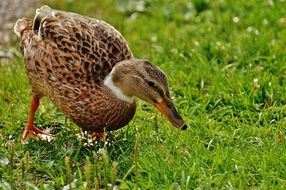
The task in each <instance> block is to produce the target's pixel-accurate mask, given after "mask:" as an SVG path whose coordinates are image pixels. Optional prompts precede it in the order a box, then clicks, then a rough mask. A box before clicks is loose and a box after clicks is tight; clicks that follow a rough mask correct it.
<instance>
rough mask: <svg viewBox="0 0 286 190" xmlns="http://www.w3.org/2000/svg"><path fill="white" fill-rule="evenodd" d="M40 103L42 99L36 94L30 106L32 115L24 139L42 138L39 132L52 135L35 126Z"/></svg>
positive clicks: (23, 135)
mask: <svg viewBox="0 0 286 190" xmlns="http://www.w3.org/2000/svg"><path fill="white" fill-rule="evenodd" d="M39 104H40V99H39V98H37V97H35V96H34V97H33V99H32V101H31V108H30V115H29V119H28V123H27V125H26V128H25V131H24V133H23V134H22V140H27V139H29V138H32V139H36V140H41V138H40V137H39V136H38V134H43V135H48V136H50V134H49V133H48V132H45V131H42V130H40V129H38V128H37V127H35V126H34V119H35V113H36V111H37V109H38V107H39Z"/></svg>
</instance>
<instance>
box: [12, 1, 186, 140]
mask: <svg viewBox="0 0 286 190" xmlns="http://www.w3.org/2000/svg"><path fill="white" fill-rule="evenodd" d="M14 30H15V33H16V34H17V35H18V36H19V37H20V38H21V45H20V49H21V52H22V54H23V56H24V59H25V68H26V72H27V75H28V77H29V81H30V84H31V86H32V93H33V99H32V102H31V110H30V116H29V120H28V123H27V126H26V128H25V131H24V133H23V135H22V138H23V139H28V138H39V136H38V135H39V134H47V132H44V131H42V130H40V129H38V128H36V127H35V126H34V125H33V121H34V116H35V112H36V110H37V108H38V106H39V100H40V98H41V97H43V96H47V97H48V98H49V99H50V100H51V101H52V102H53V104H54V105H55V106H56V107H57V108H58V109H60V110H61V111H62V112H63V113H64V114H65V115H66V116H67V117H69V118H70V119H72V121H74V122H75V123H76V124H77V125H78V126H79V127H81V128H83V129H84V130H87V131H93V132H98V133H102V132H103V131H104V129H106V130H107V131H110V130H116V129H119V128H121V127H123V126H125V125H126V124H127V123H128V122H129V121H130V120H131V119H132V118H133V116H134V113H135V109H136V104H135V97H138V98H140V99H142V100H144V101H146V102H149V103H150V104H152V105H154V106H155V107H156V108H158V110H159V111H160V112H162V113H163V114H164V115H165V116H166V117H167V118H168V119H169V121H170V122H171V123H172V124H173V125H174V126H175V127H177V128H180V129H186V128H187V125H186V124H185V122H184V121H183V119H182V118H181V116H180V115H179V114H178V113H177V111H176V109H175V107H174V105H173V103H172V100H171V97H170V93H169V88H168V83H167V78H166V75H165V74H164V73H163V71H161V70H160V69H159V68H157V67H155V66H154V65H152V64H151V63H149V62H148V61H146V60H140V59H135V58H134V57H133V55H132V53H131V51H130V49H129V47H128V45H127V42H126V41H125V40H124V38H123V37H122V35H121V34H120V33H119V32H118V31H117V30H116V29H115V28H114V27H112V26H110V25H109V24H107V23H106V22H104V21H101V20H97V19H93V18H89V17H84V16H81V15H78V14H74V13H68V12H63V11H58V10H53V9H51V8H50V7H48V6H42V7H41V8H40V9H37V11H36V15H35V18H34V21H31V20H29V19H26V18H22V19H19V20H18V21H17V23H16V25H15V28H14Z"/></svg>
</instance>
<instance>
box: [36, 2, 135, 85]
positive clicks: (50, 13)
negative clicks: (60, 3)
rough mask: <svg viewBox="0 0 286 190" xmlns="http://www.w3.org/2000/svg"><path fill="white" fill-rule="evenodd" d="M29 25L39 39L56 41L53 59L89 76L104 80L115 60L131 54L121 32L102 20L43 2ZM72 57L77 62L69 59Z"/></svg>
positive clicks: (125, 58)
mask: <svg viewBox="0 0 286 190" xmlns="http://www.w3.org/2000/svg"><path fill="white" fill-rule="evenodd" d="M32 29H33V31H34V33H35V34H36V35H37V36H38V37H39V38H40V39H41V40H44V41H46V43H49V41H50V43H51V44H53V45H52V46H55V45H56V47H57V49H56V50H54V51H55V53H54V54H53V56H54V60H55V61H56V62H57V61H61V62H66V64H67V65H69V67H73V66H74V67H76V68H69V70H73V69H76V70H80V69H82V70H83V71H86V72H88V73H87V77H88V79H90V80H92V79H93V77H96V78H97V80H103V79H104V77H105V76H106V75H107V74H108V73H109V72H110V71H111V69H112V67H113V66H114V65H115V64H116V63H118V62H120V61H122V60H127V59H131V58H132V57H133V56H132V53H131V51H130V49H129V47H128V45H127V42H126V41H125V39H124V38H123V36H122V35H121V34H120V33H119V32H118V31H117V30H116V29H115V28H114V27H112V26H111V25H109V24H107V23H106V22H104V21H101V20H97V19H93V18H89V17H84V16H81V15H78V14H74V13H69V12H64V11H58V10H53V9H51V8H50V7H48V6H42V7H41V8H40V9H37V11H36V16H35V18H34V22H33V28H32ZM69 55H71V57H72V59H73V60H69V58H68V57H70V56H69ZM63 57H66V59H63ZM74 59H76V60H74ZM74 61H76V62H77V63H78V64H73V63H70V62H74ZM60 65H63V63H61V64H60Z"/></svg>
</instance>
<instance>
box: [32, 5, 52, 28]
mask: <svg viewBox="0 0 286 190" xmlns="http://www.w3.org/2000/svg"><path fill="white" fill-rule="evenodd" d="M52 13H53V10H52V9H51V8H50V7H49V6H47V5H44V6H41V7H40V8H39V9H37V10H36V15H35V18H34V21H33V30H34V31H35V32H36V33H37V32H38V31H39V29H40V25H41V21H42V20H43V19H44V18H45V17H46V16H50V15H52Z"/></svg>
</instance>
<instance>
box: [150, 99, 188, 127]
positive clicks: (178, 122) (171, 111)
mask: <svg viewBox="0 0 286 190" xmlns="http://www.w3.org/2000/svg"><path fill="white" fill-rule="evenodd" d="M155 107H156V108H157V109H158V110H159V111H160V112H161V113H162V114H164V115H165V116H166V117H167V118H168V120H169V121H170V122H171V123H172V124H173V126H174V127H176V128H179V129H182V130H186V129H187V128H188V126H187V124H186V123H185V122H184V120H183V118H182V117H181V116H180V115H179V113H178V112H177V110H176V108H175V107H174V105H173V104H171V105H169V106H168V105H167V104H166V103H165V102H164V101H161V102H159V103H156V104H155Z"/></svg>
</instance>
